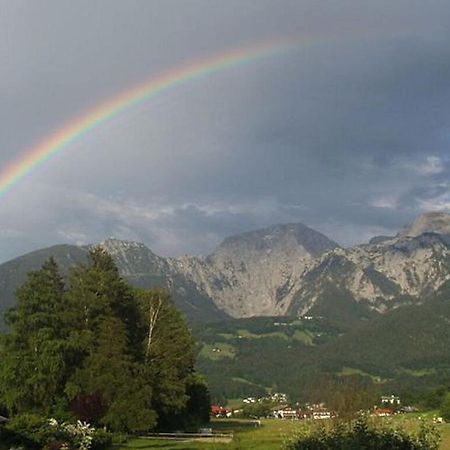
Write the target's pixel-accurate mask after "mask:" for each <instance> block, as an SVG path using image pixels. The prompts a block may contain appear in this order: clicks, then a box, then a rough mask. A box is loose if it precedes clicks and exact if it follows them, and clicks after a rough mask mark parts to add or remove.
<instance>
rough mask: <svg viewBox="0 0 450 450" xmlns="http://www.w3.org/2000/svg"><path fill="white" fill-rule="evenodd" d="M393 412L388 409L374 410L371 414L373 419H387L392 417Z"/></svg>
mask: <svg viewBox="0 0 450 450" xmlns="http://www.w3.org/2000/svg"><path fill="white" fill-rule="evenodd" d="M392 414H393V412H392V410H391V409H388V408H375V409H374V410H373V412H372V414H371V415H372V416H374V417H389V416H392Z"/></svg>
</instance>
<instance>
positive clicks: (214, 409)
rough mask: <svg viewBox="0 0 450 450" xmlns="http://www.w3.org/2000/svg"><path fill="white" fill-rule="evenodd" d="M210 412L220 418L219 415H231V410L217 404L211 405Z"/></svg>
mask: <svg viewBox="0 0 450 450" xmlns="http://www.w3.org/2000/svg"><path fill="white" fill-rule="evenodd" d="M210 413H211V415H212V416H214V417H217V418H220V417H222V418H223V417H231V415H232V412H231V410H229V409H227V408H224V407H223V406H219V405H211V410H210Z"/></svg>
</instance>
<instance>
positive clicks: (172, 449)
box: [120, 417, 450, 450]
mask: <svg viewBox="0 0 450 450" xmlns="http://www.w3.org/2000/svg"><path fill="white" fill-rule="evenodd" d="M394 421H401V422H402V423H403V425H404V427H405V428H406V429H413V428H416V427H418V423H419V420H418V418H417V417H411V418H403V417H402V418H401V419H394ZM300 424H301V423H300V422H298V421H289V420H273V419H265V420H261V426H260V427H255V423H254V422H253V421H250V420H234V419H229V420H228V419H220V420H215V421H213V422H212V424H211V427H212V428H213V430H214V431H215V432H223V433H228V432H232V433H233V435H234V438H233V440H232V442H229V443H223V442H215V443H214V442H199V441H178V442H173V441H167V440H159V439H132V440H130V441H129V442H128V443H127V444H126V445H124V446H122V447H121V448H120V450H146V449H149V450H150V449H160V450H282V448H283V444H284V443H285V442H286V441H288V440H289V439H290V438H291V437H292V436H294V435H295V432H296V430H297V429H298V427H299V426H300ZM437 428H438V430H439V431H440V433H441V437H442V443H441V447H440V449H441V450H450V424H439V425H437Z"/></svg>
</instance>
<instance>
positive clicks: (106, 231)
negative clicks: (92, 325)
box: [0, 0, 450, 261]
mask: <svg viewBox="0 0 450 450" xmlns="http://www.w3.org/2000/svg"><path fill="white" fill-rule="evenodd" d="M449 24H450V3H449V2H448V1H447V0H445V1H434V0H428V1H427V2H423V0H420V1H416V0H394V1H393V0H389V1H385V0H377V1H374V0H372V1H364V0H340V1H336V0H333V1H332V0H329V1H326V0H321V1H317V0H307V1H306V0H293V1H290V0H271V1H267V0H227V1H226V2H224V1H222V0H202V1H200V0H195V1H194V0H161V1H159V0H126V1H123V0H120V1H117V0H95V1H92V0H77V1H76V2H74V1H72V0H41V1H39V2H32V1H29V0H26V1H23V0H0V174H1V173H3V172H4V171H7V170H8V168H9V167H10V165H11V164H12V163H13V161H16V160H17V159H20V158H22V157H23V156H25V155H26V153H27V151H29V149H30V148H33V146H35V145H36V144H37V143H39V142H41V141H43V140H45V139H46V137H48V136H49V135H50V134H51V133H52V132H54V131H57V130H58V129H60V128H61V127H62V126H63V125H64V124H65V123H67V122H68V121H70V120H71V119H73V118H74V117H77V116H80V115H83V114H85V113H86V112H87V111H89V110H90V109H91V108H93V107H95V106H96V105H98V104H101V103H103V102H105V101H107V100H108V99H110V98H112V97H114V96H116V95H118V94H119V93H120V92H122V91H126V90H127V89H129V88H130V87H132V86H135V85H137V84H139V83H141V82H143V81H145V80H149V79H151V78H152V77H154V76H157V75H158V74H161V73H164V72H166V71H169V70H172V69H174V68H177V67H182V66H184V65H186V64H189V63H191V62H193V61H198V60H202V59H205V58H209V57H214V56H215V55H220V54H223V53H224V52H227V51H232V50H239V49H242V48H246V47H248V46H250V47H252V46H257V45H260V44H262V43H266V42H273V41H275V40H278V39H287V40H290V41H295V42H296V45H295V46H294V47H292V48H290V49H289V51H284V52H278V53H275V54H273V55H271V56H269V57H266V58H263V59H259V60H255V61H250V62H248V63H247V64H243V65H237V66H235V67H231V68H228V69H226V70H222V71H218V72H216V73H212V74H211V75H209V76H207V77H203V78H201V79H198V80H192V81H189V82H186V83H182V84H180V85H177V86H174V87H173V88H170V89H167V90H166V91H164V92H162V93H161V94H160V95H158V96H155V97H153V98H151V99H149V100H148V101H146V102H144V103H142V104H140V105H138V106H136V107H131V108H129V109H127V110H126V111H124V112H123V113H121V114H120V115H118V116H117V117H115V118H113V119H111V120H109V121H107V122H106V123H104V124H103V125H101V126H98V127H96V128H95V129H93V130H92V131H90V132H89V133H86V134H85V135H83V136H82V137H81V138H80V139H78V140H76V141H74V142H72V143H71V144H69V145H68V146H67V147H66V148H65V149H64V150H63V151H61V152H59V153H58V154H56V155H55V156H53V157H52V158H50V159H49V160H48V161H47V162H45V163H44V164H42V165H40V166H39V167H36V168H35V170H33V171H32V172H31V173H30V174H28V175H27V176H25V177H24V178H22V179H21V180H19V181H18V182H17V183H16V184H15V185H14V186H13V188H12V189H11V190H10V191H9V192H7V193H5V194H4V195H2V196H0V261H6V260H8V259H11V258H14V257H16V256H19V255H21V254H24V253H27V252H29V251H32V250H35V249H38V248H42V247H46V246H49V245H54V244H58V243H69V244H77V245H84V244H88V243H95V242H100V241H102V240H104V239H105V238H108V237H116V238H119V239H127V240H137V241H140V242H143V243H145V244H146V245H147V246H148V247H149V248H151V249H152V250H153V251H154V252H155V253H157V254H160V255H165V256H178V255H182V254H208V253H210V252H211V251H213V249H214V248H215V246H217V245H218V244H219V243H220V242H221V240H222V239H223V238H224V237H226V236H229V235H232V234H236V233H240V232H243V231H248V230H251V229H256V228H262V227H265V226H269V225H272V224H276V223H287V222H302V223H304V224H306V225H308V226H310V227H312V228H314V229H316V230H318V231H321V232H323V233H324V234H326V235H327V236H328V237H330V238H332V239H334V240H336V241H337V242H338V243H339V244H341V245H343V246H349V245H354V244H358V243H363V242H366V241H367V240H368V239H370V238H371V237H372V236H375V235H380V234H382V235H385V234H387V235H392V234H395V233H396V232H397V231H398V230H399V229H400V228H401V227H402V226H404V225H405V224H407V223H409V222H410V221H411V220H413V219H414V217H416V216H417V215H418V214H420V213H423V212H426V211H434V210H443V211H450V177H449V175H450V153H449V149H450V148H449V146H450V142H449V140H450V128H449V124H450V25H449Z"/></svg>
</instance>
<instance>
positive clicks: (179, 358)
mask: <svg viewBox="0 0 450 450" xmlns="http://www.w3.org/2000/svg"><path fill="white" fill-rule="evenodd" d="M138 297H139V303H140V308H141V312H142V324H143V327H144V329H145V338H144V343H143V352H144V355H145V373H146V376H147V377H148V378H149V379H151V380H152V387H153V399H152V405H153V407H154V409H155V410H156V412H157V413H158V426H159V427H160V428H170V427H171V426H174V424H173V418H174V417H175V416H176V414H177V413H179V412H180V411H182V410H183V409H184V407H185V405H186V402H187V400H188V395H187V392H186V388H187V383H188V381H189V377H190V375H191V374H192V373H193V372H194V363H195V343H194V340H193V338H192V336H191V334H190V332H189V329H188V327H187V325H186V323H185V321H184V319H183V317H182V316H181V314H180V313H179V312H178V311H177V310H176V308H175V307H174V306H173V304H172V303H171V302H170V299H169V295H168V293H167V292H166V291H164V290H160V289H155V290H151V291H139V292H138ZM156 311H157V312H156ZM155 316H156V319H155Z"/></svg>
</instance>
